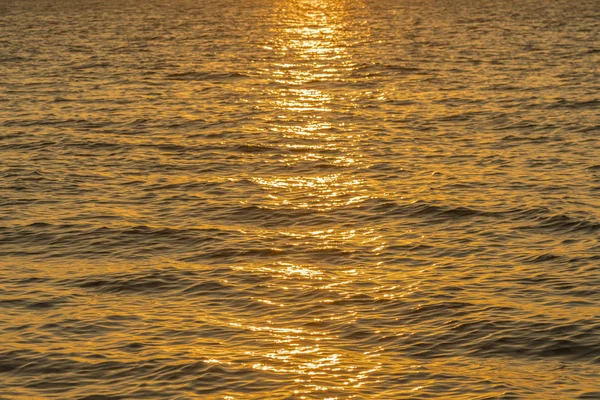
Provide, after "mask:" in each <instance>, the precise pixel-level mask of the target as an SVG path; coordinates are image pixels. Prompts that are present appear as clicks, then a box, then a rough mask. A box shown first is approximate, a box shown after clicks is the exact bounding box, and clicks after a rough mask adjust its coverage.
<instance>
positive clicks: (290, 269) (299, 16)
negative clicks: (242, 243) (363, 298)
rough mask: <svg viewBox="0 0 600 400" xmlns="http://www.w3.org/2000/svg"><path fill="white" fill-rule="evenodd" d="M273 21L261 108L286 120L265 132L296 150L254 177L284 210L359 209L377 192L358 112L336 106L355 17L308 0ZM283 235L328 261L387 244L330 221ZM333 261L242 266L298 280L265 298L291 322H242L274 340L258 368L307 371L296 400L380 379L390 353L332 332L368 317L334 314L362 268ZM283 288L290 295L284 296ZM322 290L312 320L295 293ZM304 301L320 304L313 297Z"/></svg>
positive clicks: (348, 67) (349, 65)
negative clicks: (350, 345)
mask: <svg viewBox="0 0 600 400" xmlns="http://www.w3.org/2000/svg"><path fill="white" fill-rule="evenodd" d="M272 18H273V26H274V29H273V37H272V40H271V42H270V43H268V44H266V45H265V48H268V49H271V50H272V52H273V53H274V54H276V55H277V57H276V61H275V62H273V61H269V62H265V63H263V64H262V66H261V67H260V68H259V71H260V73H261V74H262V75H263V76H265V77H268V85H267V86H268V89H264V91H263V94H264V100H263V102H262V103H261V104H260V107H261V109H263V110H266V111H268V112H270V113H271V114H275V115H277V118H276V120H275V121H270V123H269V125H268V127H266V128H265V129H266V130H268V131H269V132H270V133H271V134H272V135H276V136H278V140H276V142H277V143H280V146H281V147H282V148H284V149H285V150H286V151H283V152H282V153H281V154H282V156H281V158H280V159H278V160H277V161H276V162H275V163H276V164H278V165H280V166H285V167H289V168H281V170H282V172H275V173H271V174H265V175H255V176H252V177H251V178H250V179H251V180H252V181H253V182H254V183H255V184H257V185H259V186H260V187H261V188H262V189H263V191H264V193H265V197H266V199H265V200H264V201H263V203H264V204H267V205H268V207H270V208H272V209H274V210H303V209H308V210H311V211H313V212H330V211H332V210H336V209H343V208H349V209H350V208H351V207H356V206H357V205H359V204H360V203H361V202H364V201H365V200H367V199H369V198H370V197H371V191H370V189H369V187H368V184H367V182H364V181H363V180H361V179H357V178H356V175H355V174H354V173H353V171H355V169H356V168H361V167H362V160H361V148H360V135H359V134H358V133H357V131H356V130H355V129H352V127H351V126H349V125H348V123H347V122H346V121H347V119H344V117H348V116H351V112H352V106H350V107H348V106H347V104H348V103H347V98H344V100H346V101H345V102H343V103H345V104H346V108H344V109H340V108H338V107H336V98H337V96H343V94H340V93H339V91H337V90H336V87H335V84H336V82H345V81H346V80H347V79H348V77H349V76H350V74H351V73H352V71H353V69H355V68H356V64H355V63H354V61H353V55H352V53H351V52H350V51H349V47H350V46H349V42H350V40H351V39H352V37H351V36H352V30H351V29H348V27H347V26H346V25H347V23H348V21H350V20H351V19H352V16H351V15H349V13H348V11H347V10H346V9H345V7H344V3H343V2H338V1H333V0H330V1H310V0H300V1H292V2H290V1H288V2H282V3H281V4H280V5H279V9H278V12H276V13H274V15H273V17H272ZM337 103H340V102H337ZM266 162H268V161H266ZM271 162H272V161H271ZM276 171H277V170H276ZM277 236H278V237H283V238H285V240H286V241H287V243H288V244H289V246H290V247H294V246H296V247H299V248H303V247H308V248H310V249H312V250H315V251H321V252H322V254H324V257H326V256H328V255H329V254H330V253H328V252H334V254H337V253H335V252H340V251H341V252H342V253H343V252H346V253H347V254H349V255H350V254H352V252H353V251H355V250H353V249H356V248H357V247H359V248H365V247H368V248H369V249H370V251H371V252H372V254H378V253H379V252H381V251H383V249H384V248H385V246H386V243H385V241H384V239H383V237H382V235H379V234H378V233H377V230H376V229H375V228H373V227H369V226H363V227H361V228H360V229H356V228H350V227H340V226H336V224H335V223H334V222H327V221H326V222H325V223H324V224H319V225H318V226H315V227H312V228H307V227H296V226H291V227H289V229H286V230H282V231H281V232H278V233H277ZM337 257H338V259H339V258H340V256H337ZM323 261H324V262H323V263H319V262H314V263H306V262H295V261H294V260H281V261H276V262H274V263H273V264H271V265H268V264H267V265H265V264H260V265H249V266H240V267H237V268H239V269H241V270H248V271H249V272H250V271H251V272H253V273H261V274H270V275H272V276H274V277H277V280H276V281H277V282H279V283H278V285H281V283H280V282H281V281H282V279H283V280H284V282H285V281H289V282H290V284H289V286H279V287H274V288H273V290H274V291H275V293H277V294H278V297H275V296H274V297H272V298H270V297H265V298H261V299H256V300H258V301H259V302H261V303H263V304H266V305H270V306H272V307H274V310H283V311H285V310H287V314H283V315H284V316H282V318H278V317H277V314H274V316H273V317H272V318H271V319H269V320H265V321H249V320H246V319H238V320H236V321H234V322H232V325H233V326H236V327H238V328H243V329H247V330H251V331H253V332H260V333H261V334H268V336H267V337H266V338H265V342H264V343H263V346H262V347H259V348H256V349H255V350H253V351H250V353H251V354H249V355H251V356H253V357H255V358H258V359H259V360H261V361H260V362H255V363H254V364H252V368H254V369H256V370H261V371H268V372H273V373H288V374H289V373H291V374H295V375H297V379H296V387H297V388H298V389H297V390H296V391H295V395H297V396H299V398H304V396H305V395H310V396H314V395H315V394H319V393H322V394H323V396H324V397H325V398H327V396H330V395H331V396H333V397H330V398H338V397H337V396H338V395H339V394H341V393H344V391H345V390H346V389H347V388H351V387H353V388H357V387H361V386H363V385H365V384H366V383H368V382H369V381H373V380H374V379H375V378H373V377H372V375H373V373H374V372H375V371H377V370H378V369H379V368H380V367H381V363H379V362H377V361H375V358H376V357H377V354H378V352H379V351H380V350H381V349H377V348H375V349H374V351H373V352H372V353H371V354H362V353H360V352H358V353H357V352H353V351H348V349H345V348H344V346H343V345H342V344H341V343H340V342H339V338H338V337H337V335H339V333H337V334H333V333H332V332H333V330H332V329H328V327H331V326H337V325H340V326H344V324H352V323H354V322H355V321H356V320H357V318H359V314H358V312H357V311H356V310H353V309H352V308H348V309H345V310H343V311H342V312H340V311H339V310H338V311H337V312H333V311H329V312H327V311H326V310H327V307H329V304H331V303H332V302H334V301H337V300H336V299H339V298H342V299H343V298H351V297H352V296H354V295H356V293H354V292H353V289H352V285H353V282H354V279H355V278H356V276H357V274H358V272H357V270H356V269H355V268H354V267H349V266H348V267H343V266H342V267H337V269H334V267H332V266H328V265H327V263H326V262H325V259H324V260H323ZM371 268H373V267H371ZM375 268H376V267H375ZM282 292H283V293H286V296H281V293H282ZM312 292H314V293H318V294H319V295H318V296H317V295H316V294H315V299H314V300H312V307H313V308H314V310H306V308H304V309H302V311H301V312H303V313H308V314H311V313H312V312H314V313H315V314H314V315H315V316H314V317H313V318H312V321H311V318H310V316H309V315H308V316H307V315H304V316H302V315H297V316H295V315H294V313H299V311H298V310H299V308H295V307H297V305H296V304H295V302H294V296H299V295H300V294H303V293H312ZM288 298H289V300H288ZM302 301H303V302H305V303H308V305H309V306H310V300H302ZM317 310H320V311H319V313H317ZM295 319H297V321H298V324H294V322H293V321H294V320H295ZM306 321H310V322H309V323H308V324H307V323H306ZM365 359H372V360H373V361H372V362H365ZM325 377H326V379H325Z"/></svg>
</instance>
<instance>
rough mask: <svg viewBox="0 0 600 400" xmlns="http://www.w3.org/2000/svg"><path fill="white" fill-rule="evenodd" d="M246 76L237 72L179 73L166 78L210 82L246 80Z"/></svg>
mask: <svg viewBox="0 0 600 400" xmlns="http://www.w3.org/2000/svg"><path fill="white" fill-rule="evenodd" d="M247 77H248V75H245V74H242V73H239V72H224V73H217V72H194V71H190V72H181V73H175V74H169V75H167V76H166V78H167V79H169V80H175V81H212V80H221V79H240V78H247Z"/></svg>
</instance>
